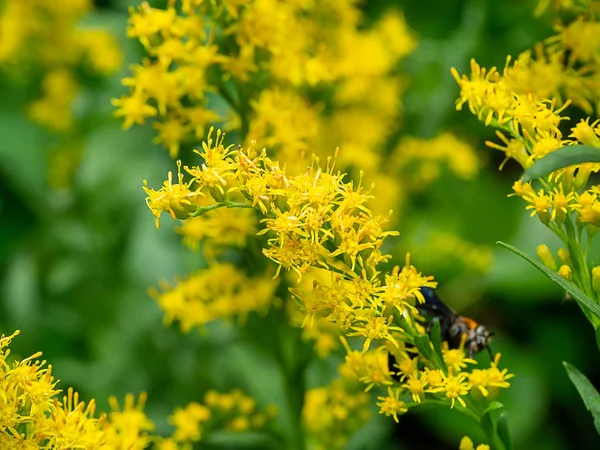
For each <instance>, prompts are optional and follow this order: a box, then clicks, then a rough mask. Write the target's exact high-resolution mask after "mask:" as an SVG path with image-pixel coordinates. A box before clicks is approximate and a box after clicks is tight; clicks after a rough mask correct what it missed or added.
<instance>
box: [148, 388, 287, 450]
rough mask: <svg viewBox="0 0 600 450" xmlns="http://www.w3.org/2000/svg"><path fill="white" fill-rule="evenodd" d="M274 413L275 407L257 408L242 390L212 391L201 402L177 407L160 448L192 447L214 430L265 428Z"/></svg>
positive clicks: (159, 442) (164, 449)
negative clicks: (169, 434)
mask: <svg viewBox="0 0 600 450" xmlns="http://www.w3.org/2000/svg"><path fill="white" fill-rule="evenodd" d="M276 415H277V409H276V408H275V407H274V406H269V407H267V408H266V409H265V410H264V411H259V410H258V407H257V405H256V401H255V400H254V399H253V398H252V397H249V396H247V395H245V394H244V393H243V392H242V391H240V390H238V389H234V390H232V391H231V392H229V393H219V392H217V391H214V390H210V391H208V392H207V393H206V394H205V395H204V402H203V403H198V402H191V403H189V404H188V405H186V407H185V408H176V409H175V412H174V413H173V415H172V416H171V417H170V418H169V422H170V423H171V424H172V425H174V426H175V431H174V432H173V435H172V436H171V437H170V438H167V439H162V440H159V441H158V446H157V448H158V449H159V450H179V449H181V450H191V449H192V448H193V446H194V443H197V442H200V441H203V440H205V439H206V438H207V437H208V435H209V434H210V433H212V432H214V431H216V430H227V431H231V432H236V433H242V432H247V431H251V430H255V431H256V430H261V429H264V428H265V427H266V426H267V425H268V423H269V421H270V420H271V419H273V418H274V417H275V416H276Z"/></svg>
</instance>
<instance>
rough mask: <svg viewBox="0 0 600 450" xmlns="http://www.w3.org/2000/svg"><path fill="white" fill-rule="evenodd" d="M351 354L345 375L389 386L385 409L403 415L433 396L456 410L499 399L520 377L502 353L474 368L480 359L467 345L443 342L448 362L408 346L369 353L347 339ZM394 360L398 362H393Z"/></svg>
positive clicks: (381, 403)
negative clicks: (503, 364) (469, 354)
mask: <svg viewBox="0 0 600 450" xmlns="http://www.w3.org/2000/svg"><path fill="white" fill-rule="evenodd" d="M344 344H345V346H346V349H347V356H346V361H345V363H344V365H343V366H342V369H341V370H342V373H343V374H345V375H346V376H347V377H353V378H355V379H357V380H359V381H361V382H363V383H365V384H367V389H368V390H370V389H371V388H373V387H374V386H381V387H385V388H386V389H387V396H380V397H377V399H378V400H379V402H378V403H377V405H378V406H379V408H380V413H382V414H385V415H387V416H392V417H393V418H394V420H395V421H396V422H397V421H398V415H400V414H403V413H405V412H406V411H408V409H409V408H411V407H413V406H417V405H419V404H420V403H422V402H426V401H427V400H430V399H432V400H436V401H438V402H439V401H442V402H447V403H448V404H449V406H450V407H451V408H454V406H455V404H457V403H458V404H459V405H460V406H461V407H463V408H469V407H470V405H471V404H473V403H478V402H481V401H490V400H492V399H494V398H496V397H497V395H498V391H499V389H500V388H508V387H509V386H510V385H509V383H508V380H509V379H510V378H512V377H513V376H514V375H512V374H509V373H508V371H507V369H500V368H499V367H498V362H499V359H500V354H499V353H498V354H496V356H495V358H494V360H493V361H492V362H491V364H490V367H488V368H485V369H479V368H474V367H476V365H477V361H475V360H474V359H471V358H469V357H467V354H466V352H465V349H464V348H463V347H462V346H461V347H460V348H457V349H450V348H448V345H447V343H446V342H444V343H443V345H442V349H441V354H442V358H443V363H442V364H441V365H440V364H438V365H437V367H436V365H434V364H432V361H429V360H427V359H426V358H425V357H423V356H422V355H418V354H417V352H416V350H415V349H414V348H412V347H411V346H408V345H404V344H401V345H398V346H394V345H390V344H387V345H385V346H381V347H378V348H377V349H375V350H370V351H368V352H359V351H357V350H352V349H351V348H350V347H349V346H348V344H347V343H346V342H345V341H344ZM390 361H393V364H392V365H390Z"/></svg>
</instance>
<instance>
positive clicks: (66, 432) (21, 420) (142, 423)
mask: <svg viewBox="0 0 600 450" xmlns="http://www.w3.org/2000/svg"><path fill="white" fill-rule="evenodd" d="M17 334H18V332H15V333H13V334H12V335H10V336H4V335H2V336H0V427H1V429H2V432H1V433H0V447H2V448H6V449H13V448H14V449H16V448H32V449H33V448H43V449H52V448H86V449H104V448H131V449H143V448H146V447H147V446H148V445H149V444H150V442H151V439H150V436H149V434H148V432H149V431H151V430H152V429H153V428H154V425H153V424H152V422H151V421H150V420H149V419H148V418H147V417H146V416H145V415H144V412H143V407H144V403H145V399H146V396H145V395H141V396H140V398H139V400H138V401H137V402H136V400H135V398H134V397H133V395H128V396H127V397H126V398H125V404H124V405H123V409H121V408H120V407H119V404H118V401H117V400H116V398H111V399H110V403H111V406H112V408H113V411H112V412H111V413H109V414H101V415H100V416H98V417H96V416H95V412H96V411H95V410H96V405H95V402H94V400H92V401H90V402H89V403H88V404H87V405H86V404H85V402H83V401H80V399H79V395H78V394H77V393H76V392H74V391H73V390H72V389H71V388H69V389H68V391H67V395H65V396H64V397H62V398H61V396H60V395H59V394H60V392H61V391H60V389H57V387H56V385H57V383H58V382H57V381H56V380H55V379H54V377H53V376H52V366H49V365H46V361H40V360H39V359H38V358H39V357H40V356H41V353H36V354H34V355H31V356H30V357H29V358H25V359H23V360H21V361H14V362H12V364H10V363H9V355H10V350H8V349H7V347H8V346H9V344H10V342H11V340H12V339H13V338H14V337H15V336H16V335H17ZM136 403H137V404H136Z"/></svg>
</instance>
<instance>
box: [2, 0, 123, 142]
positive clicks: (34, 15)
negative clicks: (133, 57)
mask: <svg viewBox="0 0 600 450" xmlns="http://www.w3.org/2000/svg"><path fill="white" fill-rule="evenodd" d="M3 3H4V4H3V5H2V8H1V9H0V30H2V31H1V33H2V34H1V36H2V39H0V67H1V70H2V71H5V72H7V73H9V75H13V76H16V77H19V78H23V77H25V78H26V79H27V78H31V77H32V76H33V75H32V74H30V73H29V72H30V71H31V72H33V71H32V70H31V69H32V68H38V69H41V71H42V72H43V73H44V77H43V79H42V82H41V94H42V96H41V98H40V99H38V100H36V101H35V102H33V103H32V104H31V105H30V117H31V118H32V119H33V120H34V121H35V122H37V123H39V124H41V125H44V126H46V127H48V128H49V129H51V130H53V131H66V130H67V129H69V128H70V127H71V126H72V124H73V121H74V118H73V114H72V111H71V103H72V101H73V99H74V97H75V95H76V94H77V92H78V90H79V82H78V79H77V78H78V77H77V74H76V69H78V68H79V67H82V66H83V67H85V68H86V69H87V71H88V72H89V73H92V74H97V75H107V74H110V73H112V72H114V71H115V70H116V69H118V68H119V66H120V64H121V52H120V50H119V48H118V47H117V44H116V42H115V41H114V39H113V38H112V36H111V35H110V34H109V33H108V32H107V31H106V30H102V29H96V28H88V29H85V28H79V27H78V25H77V23H78V21H79V20H80V19H81V18H82V17H83V16H84V15H85V14H87V13H88V12H90V11H91V10H92V9H93V3H92V1H91V0H65V1H60V2H56V1H53V0H31V1H26V2H23V1H20V0H7V1H5V2H3Z"/></svg>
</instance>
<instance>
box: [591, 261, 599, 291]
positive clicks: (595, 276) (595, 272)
mask: <svg viewBox="0 0 600 450" xmlns="http://www.w3.org/2000/svg"><path fill="white" fill-rule="evenodd" d="M592 287H593V288H594V290H595V291H596V293H597V294H600V266H596V267H594V268H593V269H592Z"/></svg>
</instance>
